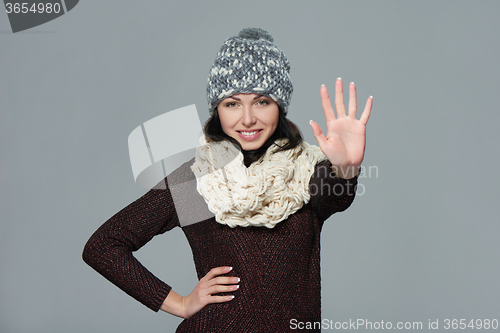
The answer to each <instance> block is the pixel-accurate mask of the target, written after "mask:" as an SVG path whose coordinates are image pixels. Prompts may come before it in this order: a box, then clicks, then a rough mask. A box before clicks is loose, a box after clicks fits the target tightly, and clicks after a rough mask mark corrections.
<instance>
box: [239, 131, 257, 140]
mask: <svg viewBox="0 0 500 333" xmlns="http://www.w3.org/2000/svg"><path fill="white" fill-rule="evenodd" d="M262 131H263V130H262V129H258V130H255V131H251V132H250V131H236V132H238V134H239V136H240V137H241V138H243V139H245V140H254V139H257V138H258V137H259V136H260V134H261V133H262Z"/></svg>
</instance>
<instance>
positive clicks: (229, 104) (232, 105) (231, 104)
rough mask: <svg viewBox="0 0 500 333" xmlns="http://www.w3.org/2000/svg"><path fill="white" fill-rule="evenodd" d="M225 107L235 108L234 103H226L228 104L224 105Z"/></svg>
mask: <svg viewBox="0 0 500 333" xmlns="http://www.w3.org/2000/svg"><path fill="white" fill-rule="evenodd" d="M226 107H227V108H234V107H236V103H235V102H228V103H226Z"/></svg>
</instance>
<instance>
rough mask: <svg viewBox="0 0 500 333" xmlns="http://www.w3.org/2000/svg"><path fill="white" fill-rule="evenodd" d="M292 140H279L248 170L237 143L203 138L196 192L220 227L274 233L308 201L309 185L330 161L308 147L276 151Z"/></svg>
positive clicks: (198, 154) (196, 166)
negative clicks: (316, 171) (322, 164)
mask: <svg viewBox="0 0 500 333" xmlns="http://www.w3.org/2000/svg"><path fill="white" fill-rule="evenodd" d="M287 140H288V139H278V140H276V141H275V143H276V144H273V145H272V146H270V147H269V148H268V149H267V151H266V153H265V154H264V155H263V156H262V157H261V158H260V159H259V160H258V161H256V162H254V163H252V164H251V165H250V166H249V167H248V168H247V167H245V165H244V163H243V154H242V153H241V152H240V151H239V149H238V148H237V147H236V146H235V145H234V144H233V143H231V142H229V141H227V140H224V141H221V142H215V141H211V140H210V141H209V142H207V141H206V139H205V136H204V135H202V137H201V138H200V144H201V146H199V147H198V148H196V157H195V162H194V163H193V165H192V166H191V170H192V171H193V173H194V174H195V176H196V182H197V187H196V189H197V190H198V193H200V195H201V196H202V197H203V198H204V199H205V202H206V203H207V204H208V208H209V209H210V211H211V212H212V213H214V214H215V220H216V221H217V222H219V223H221V224H226V225H228V226H230V227H236V226H241V227H248V226H265V227H268V228H274V226H275V225H276V224H277V223H279V222H281V221H283V220H285V219H286V218H287V217H288V216H289V215H291V214H293V213H295V212H296V211H298V210H299V209H300V208H301V207H302V206H303V205H304V204H307V203H308V202H309V200H310V198H311V197H310V194H309V180H310V178H311V176H312V174H313V173H314V169H315V166H316V164H318V163H320V162H322V161H324V160H326V156H325V155H324V154H323V152H322V151H321V149H320V148H319V147H318V146H312V145H309V144H308V143H307V142H302V143H301V144H300V145H298V146H297V147H295V148H293V149H289V150H285V151H280V152H276V151H277V150H278V149H279V148H280V147H279V146H283V145H284V144H285V143H286V142H287ZM278 145H279V146H278Z"/></svg>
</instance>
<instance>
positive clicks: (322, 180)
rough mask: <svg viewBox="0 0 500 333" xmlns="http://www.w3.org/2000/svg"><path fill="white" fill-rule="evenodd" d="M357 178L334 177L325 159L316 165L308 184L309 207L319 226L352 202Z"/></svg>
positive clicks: (330, 166)
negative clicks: (312, 210)
mask: <svg viewBox="0 0 500 333" xmlns="http://www.w3.org/2000/svg"><path fill="white" fill-rule="evenodd" d="M357 181H358V176H356V177H354V178H352V179H342V178H339V177H336V175H335V173H334V172H333V170H332V163H331V162H330V161H329V160H328V159H327V160H325V161H323V162H320V163H318V164H317V165H316V168H315V170H314V174H313V175H312V176H311V180H310V182H309V194H310V195H311V201H310V202H311V205H312V207H313V209H314V211H315V212H316V215H317V217H318V220H319V221H320V224H321V225H323V222H324V221H326V220H327V219H328V218H329V217H330V216H331V215H332V214H334V213H336V212H341V211H344V210H346V209H347V208H348V207H349V206H350V205H351V203H352V202H353V200H354V197H355V194H356V185H357Z"/></svg>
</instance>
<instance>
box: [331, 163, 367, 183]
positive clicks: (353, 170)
mask: <svg viewBox="0 0 500 333" xmlns="http://www.w3.org/2000/svg"><path fill="white" fill-rule="evenodd" d="M360 170H361V166H359V165H347V166H338V165H333V164H332V171H333V172H334V173H335V175H336V176H337V177H339V178H342V179H352V178H354V177H356V176H357V175H359V172H360Z"/></svg>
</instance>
